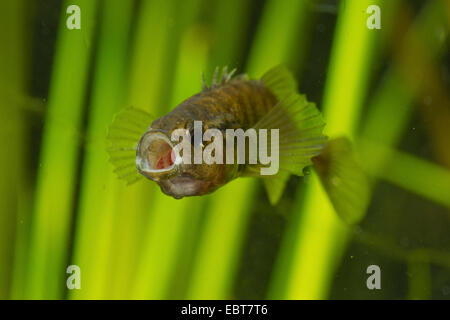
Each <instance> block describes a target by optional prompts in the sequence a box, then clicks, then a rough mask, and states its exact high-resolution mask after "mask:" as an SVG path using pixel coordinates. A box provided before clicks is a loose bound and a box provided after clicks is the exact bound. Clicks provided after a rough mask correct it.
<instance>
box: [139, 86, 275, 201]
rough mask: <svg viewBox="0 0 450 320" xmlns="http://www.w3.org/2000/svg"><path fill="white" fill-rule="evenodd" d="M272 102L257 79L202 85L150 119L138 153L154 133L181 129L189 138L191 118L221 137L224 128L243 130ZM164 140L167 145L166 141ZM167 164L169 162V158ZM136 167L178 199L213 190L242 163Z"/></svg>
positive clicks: (237, 171)
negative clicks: (163, 167)
mask: <svg viewBox="0 0 450 320" xmlns="http://www.w3.org/2000/svg"><path fill="white" fill-rule="evenodd" d="M276 103H277V99H276V97H275V95H274V94H273V93H272V92H271V91H270V90H269V89H268V88H267V87H266V86H264V84H263V83H262V82H261V81H259V80H246V79H245V78H244V77H238V78H236V79H233V80H231V81H229V82H224V83H221V84H218V85H215V86H213V87H211V88H206V89H205V90H203V91H202V92H200V93H198V94H196V95H194V96H192V97H190V98H188V99H186V100H185V101H183V102H182V103H181V104H180V105H178V106H177V107H176V108H175V109H174V110H173V111H171V112H170V113H169V114H167V115H165V116H163V117H161V118H159V119H156V120H155V121H153V123H152V124H151V126H150V128H149V129H148V130H147V132H146V133H145V134H144V135H143V138H142V139H141V144H140V145H139V147H138V154H144V153H146V150H145V149H146V148H148V147H149V146H148V144H146V143H145V141H146V140H145V139H146V138H147V137H149V136H152V135H155V134H156V133H158V134H162V135H164V136H165V137H167V138H170V136H171V133H172V132H173V131H174V130H175V129H185V130H186V131H188V132H189V133H190V136H191V137H193V135H194V134H193V131H194V121H201V123H202V126H203V127H202V132H205V131H206V130H208V129H211V128H214V129H218V130H220V131H222V132H223V137H225V136H226V134H225V130H226V129H238V128H242V129H244V130H247V129H248V128H251V127H252V126H253V125H255V123H257V122H258V121H259V120H260V119H261V118H262V117H263V116H264V115H265V114H267V112H268V111H269V110H270V109H271V108H273V107H274V105H275V104H276ZM167 143H168V144H170V142H168V141H167ZM224 144H225V141H224ZM158 156H160V154H158ZM224 156H225V154H224ZM144 157H145V156H144ZM147 158H148V156H147ZM158 161H160V160H158ZM223 162H225V161H223ZM167 163H168V164H170V161H169V162H166V164H167ZM155 164H157V161H155ZM138 170H139V171H140V172H141V174H143V175H144V176H146V177H147V178H149V179H151V180H153V181H155V182H156V183H158V184H159V185H160V187H161V190H162V191H163V192H164V193H166V194H168V195H170V196H173V197H175V198H182V197H184V196H193V195H203V194H206V193H211V192H213V191H215V190H216V189H217V188H219V187H220V186H223V185H224V184H226V183H228V182H229V181H231V180H233V179H235V178H237V177H239V176H241V175H242V174H243V172H244V171H245V166H242V165H239V164H237V163H234V164H226V163H222V164H206V163H202V164H194V163H191V164H186V163H183V164H179V165H178V166H173V168H171V169H170V170H166V171H159V172H155V171H154V170H146V166H141V165H139V164H138Z"/></svg>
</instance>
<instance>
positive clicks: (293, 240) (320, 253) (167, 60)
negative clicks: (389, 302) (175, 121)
mask: <svg viewBox="0 0 450 320" xmlns="http://www.w3.org/2000/svg"><path fill="white" fill-rule="evenodd" d="M71 4H77V5H78V6H80V8H81V15H82V20H81V26H82V27H81V30H68V29H67V28H66V19H67V17H68V15H67V14H66V8H67V6H68V5H71ZM372 4H377V5H379V6H380V8H381V17H382V18H381V19H382V20H381V21H382V28H381V30H370V29H368V28H367V27H366V19H367V18H368V16H369V15H368V14H367V13H366V8H367V7H368V6H369V5H372ZM0 15H1V19H0V35H1V40H2V44H3V47H2V50H1V51H0V65H1V70H2V73H1V76H0V81H1V83H0V104H1V106H0V115H1V118H0V119H1V120H2V122H3V123H2V125H1V126H0V132H1V135H0V138H1V140H0V144H1V149H2V150H3V156H2V157H1V160H0V164H1V166H0V170H1V173H2V179H1V180H0V298H3V299H64V298H69V299H101V298H105V299H129V298H132V299H166V298H177V299H184V298H192V299H200V298H204V299H224V298H231V299H234V298H238V299H262V298H270V299H303V298H305V299H327V298H332V299H360V298H368V299H382V298H384V299H448V298H449V297H450V232H449V231H450V196H449V195H450V153H449V150H450V149H449V148H448V146H449V145H450V97H449V92H450V90H449V88H450V75H449V63H450V60H449V55H448V52H449V44H450V42H449V26H450V25H449V21H450V2H449V1H446V0H417V1H412V0H346V1H337V0H336V1H335V0H282V1H279V0H258V1H252V0H230V1H222V0H215V1H206V0H189V1H180V0H167V1H159V0H135V1H134V0H129V1H124V0H107V1H106V0H103V1H102V0H72V1H58V0H46V1H44V0H42V1H37V0H5V1H1V2H0ZM279 63H284V64H285V65H287V66H288V67H289V68H290V69H291V70H292V71H293V73H294V74H295V75H296V78H297V79H298V80H299V91H300V92H301V93H305V94H307V96H308V99H309V100H311V101H315V102H316V103H317V105H318V106H319V108H320V109H321V110H322V111H323V112H324V116H325V120H326V122H327V127H326V133H327V134H328V135H329V136H331V137H338V136H342V135H345V136H347V137H349V138H350V139H351V140H352V141H353V143H354V146H355V150H356V151H357V152H358V154H359V156H360V159H361V161H362V163H363V164H364V166H365V168H366V169H367V171H368V172H369V173H370V175H371V183H372V186H371V190H372V192H371V199H370V203H368V204H367V206H368V209H367V212H365V213H364V217H363V219H362V221H361V222H360V223H359V224H358V225H356V226H348V225H346V224H345V223H343V222H342V221H341V220H339V218H338V216H337V215H336V213H335V212H334V210H333V208H332V206H331V205H330V203H329V200H328V197H327V195H326V194H325V192H324V191H323V188H322V186H321V185H320V183H319V182H318V179H317V178H316V175H315V173H314V172H313V171H308V172H307V174H306V175H305V176H304V177H301V178H299V177H292V178H291V179H290V181H289V183H288V187H287V190H286V192H285V194H284V195H283V197H282V199H281V201H280V203H279V204H278V205H277V206H275V207H272V206H270V204H269V202H268V200H267V198H266V195H265V193H264V192H265V191H264V190H263V188H262V185H261V184H260V183H259V182H258V181H256V180H253V179H238V180H236V181H233V182H231V183H229V184H228V185H227V186H225V187H224V188H223V189H220V190H218V191H217V192H215V193H214V194H212V195H208V196H204V197H193V198H185V199H183V200H174V199H172V198H169V197H167V196H165V195H163V194H162V193H161V191H160V190H159V188H158V187H157V185H156V184H154V183H152V182H149V181H141V182H139V183H137V184H135V185H132V186H125V184H124V183H123V182H122V181H119V180H118V179H117V178H116V177H115V175H114V174H113V173H112V166H111V165H110V164H109V162H108V157H107V153H106V147H107V143H106V133H107V128H108V125H109V124H110V123H111V121H112V119H113V115H114V114H115V113H116V112H117V111H119V110H120V109H122V108H124V107H126V106H130V105H132V106H135V107H138V108H142V109H145V110H147V111H149V112H150V113H152V114H154V115H156V116H161V115H164V114H166V113H167V112H169V111H170V110H171V109H172V108H174V107H175V106H176V105H177V104H178V103H180V102H181V101H183V100H184V99H186V98H187V97H189V96H190V95H192V94H195V93H196V92H198V91H199V90H201V73H202V72H203V71H204V72H205V74H206V76H207V78H208V79H210V78H211V76H212V73H213V70H214V68H215V67H216V66H224V65H228V66H229V67H232V68H234V67H236V68H238V70H239V71H240V72H246V73H248V74H249V76H250V77H252V78H257V77H260V76H261V75H262V74H263V73H264V72H265V71H267V70H268V69H270V68H271V67H273V66H274V65H276V64H279ZM71 264H76V265H78V266H80V268H81V281H82V284H81V286H82V288H81V290H67V288H66V278H67V276H68V275H67V274H66V268H67V266H68V265H71ZM371 264H375V265H379V266H380V267H381V272H382V289H381V290H368V289H367V287H366V279H367V277H368V275H367V274H366V268H367V267H368V266H369V265H371Z"/></svg>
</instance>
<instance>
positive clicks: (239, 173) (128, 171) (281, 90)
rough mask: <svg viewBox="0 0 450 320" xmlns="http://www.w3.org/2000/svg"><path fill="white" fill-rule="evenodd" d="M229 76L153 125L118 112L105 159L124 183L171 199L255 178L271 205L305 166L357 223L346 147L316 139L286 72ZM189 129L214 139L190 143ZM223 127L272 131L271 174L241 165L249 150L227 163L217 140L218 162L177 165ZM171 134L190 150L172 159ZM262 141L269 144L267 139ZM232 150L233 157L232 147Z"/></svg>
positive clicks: (359, 199) (362, 189) (308, 110)
mask: <svg viewBox="0 0 450 320" xmlns="http://www.w3.org/2000/svg"><path fill="white" fill-rule="evenodd" d="M232 74H233V72H230V73H228V72H227V71H226V69H224V71H223V73H222V75H221V78H220V79H219V80H218V81H217V71H216V74H215V75H214V79H213V81H212V84H211V86H209V87H208V86H207V85H206V84H205V83H204V82H203V90H202V91H201V92H199V93H197V94H195V95H193V96H192V97H190V98H188V99H186V100H184V101H183V102H182V103H180V104H179V105H178V106H177V107H175V108H174V109H173V110H172V111H171V112H170V113H168V114H167V115H164V116H162V117H160V118H158V119H156V120H154V118H153V117H151V116H150V115H149V114H148V113H146V112H145V111H142V110H139V109H135V108H131V107H130V108H125V109H124V110H123V111H121V112H119V113H118V114H117V115H116V118H115V120H114V121H113V123H112V125H111V127H110V130H109V135H108V137H109V140H110V141H111V143H112V146H111V147H110V148H109V150H108V151H109V154H110V160H111V162H112V163H113V165H114V167H115V172H116V173H117V174H118V175H119V177H120V178H123V179H125V180H127V181H128V182H129V183H132V182H134V181H136V180H138V178H139V177H142V176H144V177H146V178H148V179H150V180H153V181H154V182H156V183H157V184H158V185H159V186H160V188H161V190H162V192H163V193H165V194H167V195H169V196H172V197H174V198H176V199H180V198H183V197H186V196H201V195H205V194H208V193H211V192H214V191H215V190H217V189H218V188H220V187H221V186H223V185H225V184H227V183H229V182H230V181H232V180H233V179H236V178H239V177H243V176H251V177H258V178H261V179H262V181H263V182H264V186H265V188H266V191H267V195H268V197H269V200H270V202H271V203H272V204H276V203H277V202H278V201H279V199H280V197H281V195H282V193H283V190H284V187H285V185H286V182H287V180H288V178H289V176H290V175H297V176H302V175H303V170H304V168H305V167H307V166H313V167H314V168H315V169H316V171H317V173H318V175H319V177H320V179H321V181H322V183H323V185H324V188H325V190H326V191H327V193H328V194H329V196H330V200H331V202H332V203H333V205H334V206H335V208H336V211H337V212H338V213H339V214H340V215H341V217H343V218H344V220H346V221H347V222H350V223H354V222H355V221H357V220H358V219H359V218H358V217H361V216H362V213H363V211H364V210H365V204H366V203H367V199H366V198H367V195H368V188H367V181H366V180H367V179H366V178H365V176H364V175H363V174H362V171H361V170H360V169H359V166H358V163H357V162H356V161H355V159H354V156H353V153H352V152H351V148H350V147H349V143H348V141H347V140H346V139H340V140H336V141H334V140H333V141H328V138H327V137H326V136H325V135H324V134H323V133H322V131H323V128H324V126H325V123H324V121H323V119H322V115H321V113H320V111H319V110H318V109H317V108H316V106H315V104H314V103H311V102H309V101H308V100H307V99H306V97H305V96H304V95H300V94H298V93H297V85H296V82H295V79H294V78H293V77H292V75H291V73H290V72H289V71H288V70H287V69H286V68H284V67H282V66H278V67H274V68H272V69H270V70H269V71H268V72H266V73H265V74H264V75H263V77H262V78H261V79H256V80H249V79H247V77H246V76H245V75H240V76H236V77H234V78H232ZM196 123H201V128H200V129H199V130H200V136H202V133H203V132H207V131H208V130H210V129H211V130H216V132H219V133H221V135H219V136H215V137H214V140H212V139H211V140H208V141H204V140H202V139H200V140H197V138H196V137H197V135H196V132H198V131H196V130H197V129H198V128H197V127H196ZM196 128H197V129H196ZM230 129H234V130H240V129H241V130H243V131H245V130H250V129H255V130H271V131H274V130H275V131H276V132H277V136H276V137H277V139H276V142H277V144H276V148H274V147H273V145H272V144H271V146H270V148H269V149H270V152H271V153H272V156H273V154H274V153H275V154H276V156H277V161H279V171H277V172H276V174H273V175H268V176H264V175H262V174H261V172H262V169H261V168H264V167H265V166H266V164H264V163H254V162H251V161H249V146H245V148H246V149H245V162H244V163H240V162H236V161H234V162H231V163H229V162H228V157H227V154H228V153H230V154H231V151H232V150H231V149H230V148H229V146H228V145H227V144H226V142H225V141H221V142H222V144H223V145H227V147H226V148H225V149H224V150H223V154H219V157H218V158H219V160H222V161H216V162H213V163H205V162H199V163H197V162H196V161H194V162H189V161H184V160H183V161H181V159H185V158H184V156H185V154H184V153H186V155H190V156H191V157H190V158H193V157H194V158H195V152H196V150H200V151H202V150H203V149H207V148H208V147H209V144H210V143H213V141H214V142H217V141H216V139H223V140H225V137H227V134H226V132H227V131H228V130H230ZM174 132H182V133H183V137H187V140H188V142H187V145H188V146H192V148H188V149H183V151H182V154H181V153H179V150H178V149H177V147H178V146H176V145H175V141H174V140H173V138H174V137H173V133H174ZM260 137H261V136H259V137H258V139H260ZM269 140H271V143H272V142H273V141H275V138H273V137H271V138H270V139H269ZM183 141H184V140H183ZM258 147H260V146H258ZM232 148H234V149H233V155H235V154H236V149H235V147H232ZM275 149H276V150H275ZM186 150H188V151H186ZM225 158H227V161H225ZM216 160H217V159H216ZM337 181H338V182H339V183H338V184H336V182H337Z"/></svg>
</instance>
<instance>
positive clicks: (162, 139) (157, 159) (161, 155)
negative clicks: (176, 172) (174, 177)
mask: <svg viewBox="0 0 450 320" xmlns="http://www.w3.org/2000/svg"><path fill="white" fill-rule="evenodd" d="M175 162H176V154H175V151H174V150H173V147H172V143H171V142H170V140H169V139H168V138H167V137H166V136H165V135H164V134H162V133H160V132H149V133H147V134H145V135H144V137H143V138H142V139H141V142H140V143H139V146H138V150H137V153H136V167H137V168H138V170H139V171H141V172H148V173H152V172H165V171H170V170H172V169H173V168H174V167H175Z"/></svg>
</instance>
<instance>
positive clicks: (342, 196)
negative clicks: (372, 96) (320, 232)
mask: <svg viewBox="0 0 450 320" xmlns="http://www.w3.org/2000/svg"><path fill="white" fill-rule="evenodd" d="M312 162H313V167H314V169H315V170H316V172H317V174H318V176H319V179H320V181H321V183H322V185H323V187H324V189H325V191H326V192H327V194H328V197H329V199H330V202H331V203H332V205H333V207H334V209H335V210H336V213H337V214H338V215H339V216H340V217H341V218H342V219H343V220H344V221H345V222H346V223H348V224H355V223H357V222H359V221H360V220H361V219H362V218H363V217H364V214H365V211H366V209H367V206H368V203H369V197H370V185H371V184H370V183H369V177H368V175H367V174H366V172H365V171H364V170H363V168H362V166H361V165H360V162H359V159H358V156H357V154H356V152H355V151H354V150H353V147H352V144H351V142H350V141H349V140H348V139H347V138H343V137H342V138H337V139H333V140H330V141H329V142H328V143H327V145H326V147H325V149H324V150H323V152H322V153H321V154H320V155H318V156H316V157H314V158H312Z"/></svg>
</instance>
